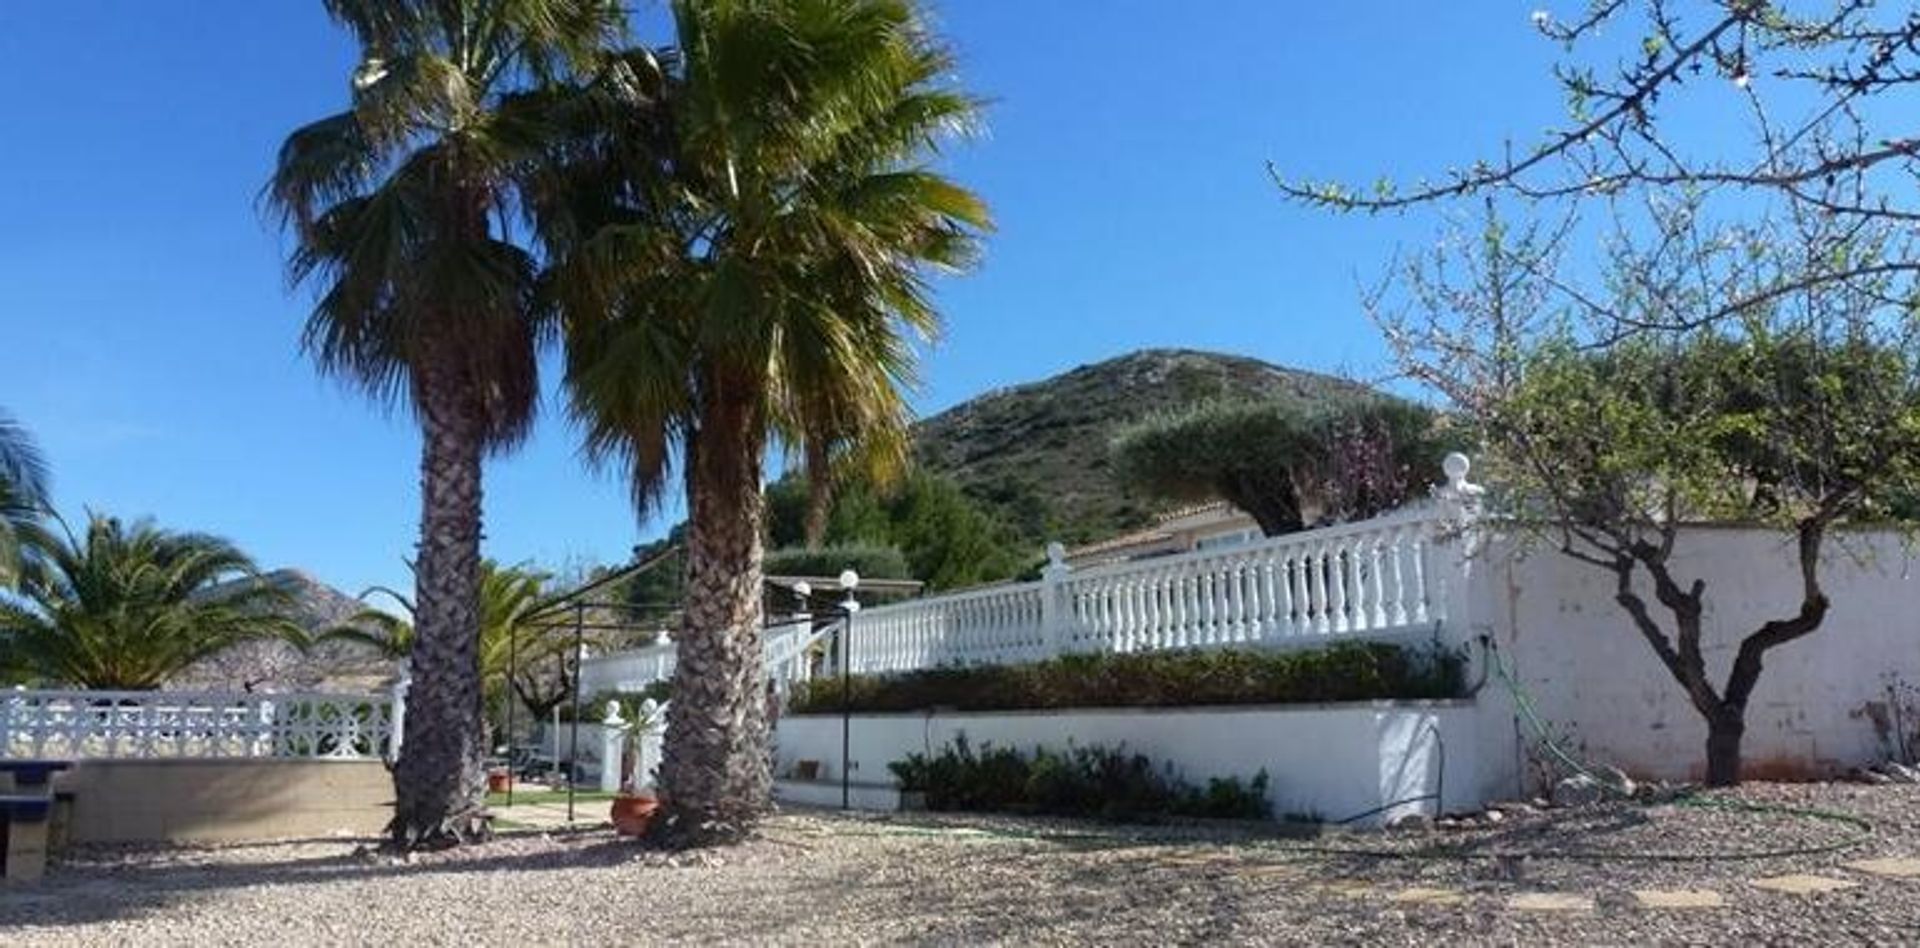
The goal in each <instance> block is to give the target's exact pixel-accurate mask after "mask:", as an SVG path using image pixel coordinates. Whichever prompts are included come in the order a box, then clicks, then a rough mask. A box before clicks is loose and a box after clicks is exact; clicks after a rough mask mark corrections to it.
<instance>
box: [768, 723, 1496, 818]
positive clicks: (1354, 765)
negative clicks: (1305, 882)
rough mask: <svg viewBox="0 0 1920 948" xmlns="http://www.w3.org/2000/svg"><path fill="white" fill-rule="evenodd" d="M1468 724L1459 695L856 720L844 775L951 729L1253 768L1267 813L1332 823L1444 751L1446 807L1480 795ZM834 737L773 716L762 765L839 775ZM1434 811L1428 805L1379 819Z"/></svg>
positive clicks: (1391, 794)
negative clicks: (1264, 787)
mask: <svg viewBox="0 0 1920 948" xmlns="http://www.w3.org/2000/svg"><path fill="white" fill-rule="evenodd" d="M1474 726H1475V713H1474V709H1473V707H1472V705H1471V703H1466V702H1409V703H1386V702H1380V703H1358V704H1343V705H1312V706H1299V707H1270V706H1266V707H1245V708H1156V709H1131V708H1130V709H1107V710H1076V711H1065V712H1054V711H1018V712H1000V713H986V714H954V713H942V714H876V715H862V716H858V717H855V718H854V719H853V721H852V727H851V746H852V752H851V754H850V758H851V760H852V764H853V770H852V772H851V777H852V779H853V780H854V781H855V782H862V783H883V784H891V783H892V782H893V777H892V774H890V773H889V772H888V770H887V764H888V763H890V762H892V761H895V760H899V759H901V758H904V757H905V756H906V755H907V754H909V753H914V752H919V753H935V752H937V751H939V750H940V749H941V748H943V747H945V746H946V745H947V744H949V743H951V742H952V741H953V739H954V738H955V737H956V736H958V735H960V734H962V733H964V734H966V736H967V739H968V740H969V741H971V742H973V743H974V744H975V746H979V745H980V744H982V743H990V744H993V745H995V746H1000V747H1007V746H1012V747H1018V748H1022V749H1031V748H1033V747H1034V746H1036V745H1038V746H1045V747H1047V748H1050V749H1065V748H1067V747H1069V746H1071V745H1076V744H1077V745H1080V746H1086V745H1091V744H1101V745H1106V746H1121V745H1124V746H1125V747H1126V748H1127V749H1128V750H1129V751H1133V752H1137V753H1141V754H1145V755H1146V756H1147V757H1148V758H1150V759H1152V760H1153V761H1154V762H1155V763H1157V764H1164V763H1171V764H1173V765H1174V767H1175V768H1176V769H1177V770H1178V772H1179V773H1180V774H1181V776H1183V777H1184V778H1185V779H1187V780H1189V781H1191V782H1193V783H1196V784H1204V783H1205V781H1206V780H1207V779H1208V778H1210V777H1243V778H1245V777H1251V776H1253V774H1254V773H1255V772H1256V771H1259V770H1261V769H1263V768H1264V769H1265V770H1266V771H1267V774H1268V778H1269V780H1270V784H1269V788H1268V799H1269V800H1270V801H1271V802H1272V803H1273V809H1274V813H1275V815H1285V814H1290V813H1293V814H1308V813H1310V814H1314V815H1317V816H1319V817H1321V818H1323V819H1329V820H1340V819H1344V818H1347V817H1350V816H1354V815H1356V814H1359V813H1361V812H1363V811H1366V810H1369V809H1372V808H1374V807H1378V806H1382V805H1384V804H1387V803H1391V802H1394V801H1397V800H1403V799H1406V798H1409V797H1416V796H1421V795H1423V794H1428V793H1433V792H1436V790H1438V789H1440V786H1441V777H1442V763H1441V760H1442V755H1443V750H1442V749H1443V747H1444V758H1445V764H1444V768H1445V774H1444V776H1445V781H1444V792H1445V797H1446V804H1447V805H1446V809H1447V810H1449V811H1452V810H1460V809H1471V808H1473V807H1474V805H1476V804H1477V803H1479V802H1480V800H1479V799H1478V798H1476V797H1475V796H1474V794H1475V793H1476V783H1477V780H1476V775H1477V774H1478V773H1479V772H1480V770H1481V766H1480V763H1479V761H1478V760H1477V757H1476V755H1477V753H1478V750H1477V747H1478V745H1477V741H1476V740H1475V734H1474V732H1473V729H1474ZM1436 735H1437V736H1436ZM840 736H841V735H840V718H838V717H835V716H827V715H794V716H788V717H785V718H782V719H781V721H780V723H779V727H778V730H777V733H776V734H775V770H774V772H775V773H776V774H778V775H786V774H789V773H791V772H792V770H793V766H794V764H795V763H796V762H798V761H800V760H816V761H819V762H821V765H822V766H821V775H822V779H827V780H834V781H837V780H839V779H840V772H841V770H840V768H841V763H840ZM1434 810H1435V807H1434V804H1433V803H1431V802H1428V803H1423V804H1417V805H1409V806H1402V807H1398V808H1396V809H1394V810H1392V811H1390V813H1389V814H1388V815H1399V814H1400V813H1402V812H1427V813H1431V812H1434Z"/></svg>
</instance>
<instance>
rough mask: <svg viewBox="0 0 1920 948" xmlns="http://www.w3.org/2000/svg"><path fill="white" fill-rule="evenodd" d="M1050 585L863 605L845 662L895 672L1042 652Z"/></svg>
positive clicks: (1040, 654)
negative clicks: (868, 606)
mask: <svg viewBox="0 0 1920 948" xmlns="http://www.w3.org/2000/svg"><path fill="white" fill-rule="evenodd" d="M1047 586H1048V584H1047V583H1045V582H1033V583H1009V584H1007V585H1004V586H989V587H986V588H984V589H974V590H968V591H966V592H961V593H955V594H953V595H948V596H935V597H932V598H928V599H915V600H912V601H910V602H902V603H897V604H894V605H890V606H879V607H876V608H872V609H863V610H861V611H859V612H858V613H856V614H855V615H854V625H853V628H854V632H853V635H852V638H851V642H850V647H849V650H848V651H849V654H848V661H847V664H848V667H849V668H851V669H852V670H853V671H854V672H857V673H859V672H894V671H908V670H911V669H915V668H932V667H935V666H939V665H954V664H961V665H992V664H1004V663H1008V662H1023V661H1035V660H1038V659H1041V658H1045V657H1047V656H1048V655H1049V654H1051V653H1052V649H1051V646H1050V645H1049V643H1048V641H1047V638H1046V635H1045V634H1044V633H1045V626H1046V616H1045V612H1046V609H1045V606H1046V599H1045V595H1046V591H1047Z"/></svg>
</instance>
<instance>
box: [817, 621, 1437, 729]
mask: <svg viewBox="0 0 1920 948" xmlns="http://www.w3.org/2000/svg"><path fill="white" fill-rule="evenodd" d="M855 634H858V628H857V626H856V630H855ZM1462 665H1463V661H1462V659H1461V657H1460V655H1459V654H1458V653H1455V652H1450V651H1446V650H1443V649H1440V648H1438V647H1428V648H1424V649H1407V648H1403V647H1401V646H1398V645H1387V644H1382V643H1378V642H1346V643H1341V644H1339V645H1333V646H1329V647H1327V648H1320V649H1312V650H1307V651H1295V652H1257V651H1235V650H1206V651H1184V652H1142V653H1136V654H1131V655H1113V654H1097V655H1063V656H1061V657H1058V658H1052V659H1048V660H1046V661H1042V662H1033V663H1028V664H1021V665H982V666H975V667H968V668H959V667H949V668H933V669H926V670H922V671H914V672H906V673H902V674H894V675H856V676H853V677H852V679H851V680H850V681H849V682H847V684H848V685H849V686H850V687H849V689H848V690H849V691H850V694H849V696H848V698H847V699H846V701H845V703H844V707H845V708H846V709H847V710H850V711H853V712H856V713H876V712H898V711H926V710H931V709H935V708H950V709H952V710H956V711H1016V710H1035V709H1049V708H1137V707H1152V708H1157V707H1180V706H1188V705H1244V704H1322V703H1328V702H1336V701H1377V700H1386V699H1402V700H1415V699H1436V698H1457V697H1459V696H1460V695H1461V693H1462V690H1463V674H1462ZM841 688H842V682H841V681H840V680H839V679H837V678H820V679H815V680H813V681H810V682H805V683H802V684H800V685H797V686H796V687H795V689H794V692H793V697H792V701H791V703H790V704H789V708H790V710H791V713H794V714H825V713H830V712H838V711H840V710H841V709H842V707H843V702H842V696H841Z"/></svg>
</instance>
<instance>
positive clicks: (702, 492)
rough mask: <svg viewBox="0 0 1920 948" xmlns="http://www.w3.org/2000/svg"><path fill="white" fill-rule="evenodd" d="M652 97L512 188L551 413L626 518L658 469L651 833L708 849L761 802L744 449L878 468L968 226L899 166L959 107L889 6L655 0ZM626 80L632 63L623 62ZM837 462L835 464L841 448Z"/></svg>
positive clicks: (953, 205)
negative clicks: (555, 174) (662, 592)
mask: <svg viewBox="0 0 1920 948" xmlns="http://www.w3.org/2000/svg"><path fill="white" fill-rule="evenodd" d="M672 11H673V18H674V26H675V30H676V36H677V39H676V49H675V51H674V53H673V54H672V55H670V56H668V55H663V56H661V57H659V65H658V67H657V68H658V75H657V76H655V77H654V79H655V81H654V82H653V83H652V84H651V85H650V84H649V83H641V84H640V88H641V89H643V90H646V89H650V88H655V87H657V90H658V94H657V96H656V97H654V98H646V97H645V96H637V97H635V98H634V99H633V100H632V102H631V108H630V109H629V110H628V111H627V112H626V113H625V117H624V119H618V120H615V121H611V122H608V123H606V124H603V125H602V126H600V127H599V128H598V129H597V130H596V131H595V133H594V134H591V135H589V136H588V138H587V140H586V141H584V142H576V143H573V144H572V145H570V147H569V149H568V155H569V157H570V158H571V159H572V160H573V165H572V166H571V167H570V168H569V169H568V173H567V174H566V175H564V176H562V177H561V178H559V179H557V184H555V186H554V187H553V188H552V189H551V190H550V191H548V192H544V193H541V194H540V195H538V200H537V208H536V210H537V212H538V213H537V215H536V216H537V217H539V218H540V226H541V231H542V235H543V237H544V238H545V239H546V240H547V241H548V245H549V247H550V249H551V252H552V254H553V256H554V258H555V260H556V264H555V266H554V268H553V272H552V286H553V287H554V291H555V293H556V294H557V296H558V299H559V305H560V308H561V310H562V311H563V314H564V317H565V325H566V329H565V331H566V335H567V384H568V390H569V393H570V394H569V398H570V402H571V407H572V410H573V412H574V413H575V415H576V416H577V418H578V419H579V420H581V421H582V422H583V423H584V427H585V428H586V432H587V444H588V448H589V451H590V453H591V454H592V455H593V456H595V457H598V458H601V459H618V460H619V461H621V462H623V463H624V464H625V466H626V467H627V469H628V471H629V474H630V476H631V479H632V485H633V491H634V496H635V498H636V500H637V502H638V504H639V505H640V506H641V507H642V509H643V511H644V510H646V509H648V508H650V507H651V506H652V505H653V504H655V503H656V502H657V501H658V500H659V499H660V497H661V496H662V494H663V492H664V491H665V490H666V488H667V487H668V485H669V484H670V473H671V471H672V465H673V463H674V461H675V460H676V459H677V460H678V461H679V462H680V464H681V467H682V468H683V471H682V473H683V476H684V479H685V480H684V484H685V489H686V492H687V498H688V508H689V524H690V526H689V530H688V534H687V541H686V550H687V557H688V601H687V608H686V610H685V614H684V617H683V618H682V620H681V630H680V635H679V638H678V640H677V641H678V643H679V653H678V654H679V662H678V670H677V672H676V674H675V680H674V683H673V688H674V695H675V698H674V701H673V703H672V705H671V706H670V709H669V712H668V724H667V738H666V745H665V751H664V760H663V763H662V765H661V770H660V774H661V782H662V788H663V791H664V795H665V797H666V802H667V813H668V816H667V819H666V820H664V821H663V824H662V826H663V832H664V833H665V834H666V835H667V836H668V837H670V838H673V839H675V840H679V841H683V842H699V841H703V840H707V839H718V838H725V837H727V836H729V835H731V834H732V833H734V832H737V831H739V830H742V829H744V828H746V827H747V826H749V825H751V824H752V823H753V822H754V821H755V820H756V819H757V817H758V815H759V814H760V813H761V812H763V811H764V809H765V807H766V806H767V803H768V796H769V788H770V783H771V780H770V775H769V773H768V768H767V758H766V755H765V753H764V747H765V744H766V740H767V722H766V717H765V705H764V699H763V696H764V687H765V673H764V670H763V668H762V664H761V655H760V629H759V626H760V620H761V616H760V597H759V593H760V564H761V556H762V548H761V542H762V541H761V537H762V529H761V528H762V520H763V518H764V511H763V502H762V496H761V472H762V469H763V464H764V461H765V458H766V453H767V451H768V449H769V445H770V444H773V445H777V446H779V447H782V448H784V449H786V450H788V451H790V452H792V453H793V454H794V455H796V456H797V457H798V458H799V459H800V460H801V462H802V463H803V464H805V465H806V466H807V467H808V468H809V469H810V470H809V471H808V474H809V475H810V477H812V478H814V479H817V480H819V481H820V482H823V483H824V482H825V481H826V478H827V477H828V471H827V470H825V469H824V468H826V467H827V466H828V465H830V464H832V463H833V461H834V460H835V459H836V458H840V457H848V456H854V457H859V458H861V459H863V460H866V461H869V462H871V461H872V460H873V459H874V458H878V457H885V456H887V455H889V454H891V456H892V458H893V460H894V461H895V462H896V466H897V462H899V461H900V460H901V453H902V451H901V449H902V446H904V444H905V443H906V438H905V433H906V429H907V424H908V421H909V411H908V406H907V404H906V401H905V396H904V394H903V389H904V388H905V387H907V386H909V385H910V384H911V383H912V381H913V377H914V367H915V359H916V348H915V346H916V344H917V343H920V342H924V341H926V340H929V339H931V337H932V336H933V335H934V334H935V332H936V330H937V329H938V324H939V318H938V314H937V313H936V312H935V310H934V308H933V306H932V303H931V301H930V300H929V298H928V286H927V283H926V280H927V277H928V275H929V272H930V271H934V270H954V269H959V268H962V267H964V266H966V265H967V264H969V263H970V262H971V260H972V258H973V255H974V252H975V249H976V239H977V238H976V235H977V234H978V232H979V231H980V230H982V229H984V228H985V227H986V226H987V224H988V221H987V215H986V211H985V208H984V206H983V205H982V204H981V202H980V201H979V200H978V199H977V198H976V197H975V196H974V195H973V194H971V193H970V192H968V191H967V190H965V189H963V188H961V187H959V186H958V185H956V184H954V183H953V182H951V181H950V180H948V179H947V178H945V177H943V176H942V175H940V174H939V173H937V172H935V171H932V170H930V169H929V168H928V167H927V166H926V165H925V164H924V162H925V161H926V159H927V156H928V154H929V152H930V151H931V150H932V149H933V148H934V147H935V146H936V145H937V143H938V142H939V141H940V140H941V139H942V138H943V137H945V136H947V135H949V134H951V133H954V132H957V131H962V130H965V129H966V128H968V127H969V126H970V125H971V123H972V122H973V121H974V119H975V117H976V114H977V109H978V104H977V102H976V101H975V100H974V99H972V98H970V97H968V96H967V95H964V94H962V93H961V92H959V91H956V90H955V89H954V88H953V86H952V84H951V82H950V72H951V57H950V55H949V53H948V51H947V50H946V49H945V48H944V47H943V46H942V45H941V44H940V43H939V42H938V41H937V40H936V38H935V37H933V36H932V35H930V34H929V33H928V32H927V31H926V29H925V28H924V26H923V24H922V22H921V19H920V16H919V13H918V11H917V9H916V8H915V5H914V3H912V2H910V0H680V2H676V3H674V4H673V6H672ZM630 61H631V62H632V63H633V64H634V68H635V71H636V72H641V71H642V70H640V68H639V64H640V63H642V62H651V60H648V59H646V58H645V57H639V58H636V59H632V60H630ZM856 449H857V451H856Z"/></svg>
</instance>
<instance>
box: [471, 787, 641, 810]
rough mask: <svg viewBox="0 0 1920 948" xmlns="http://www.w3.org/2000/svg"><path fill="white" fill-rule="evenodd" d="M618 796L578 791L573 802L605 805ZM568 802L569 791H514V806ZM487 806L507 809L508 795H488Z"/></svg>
mask: <svg viewBox="0 0 1920 948" xmlns="http://www.w3.org/2000/svg"><path fill="white" fill-rule="evenodd" d="M616 796H618V794H616V793H612V792H610V791H606V790H577V791H575V792H574V795H573V802H575V803H605V802H606V801H608V800H611V799H613V798H614V797H616ZM566 802H567V791H565V790H548V789H546V788H545V787H540V788H537V789H536V788H531V787H529V788H527V789H521V788H519V787H515V788H514V790H513V805H514V806H528V805H531V804H535V803H549V804H550V803H558V804H561V805H565V804H566ZM487 806H489V807H492V808H495V809H500V808H503V807H506V806H507V795H506V794H504V793H489V794H487Z"/></svg>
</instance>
